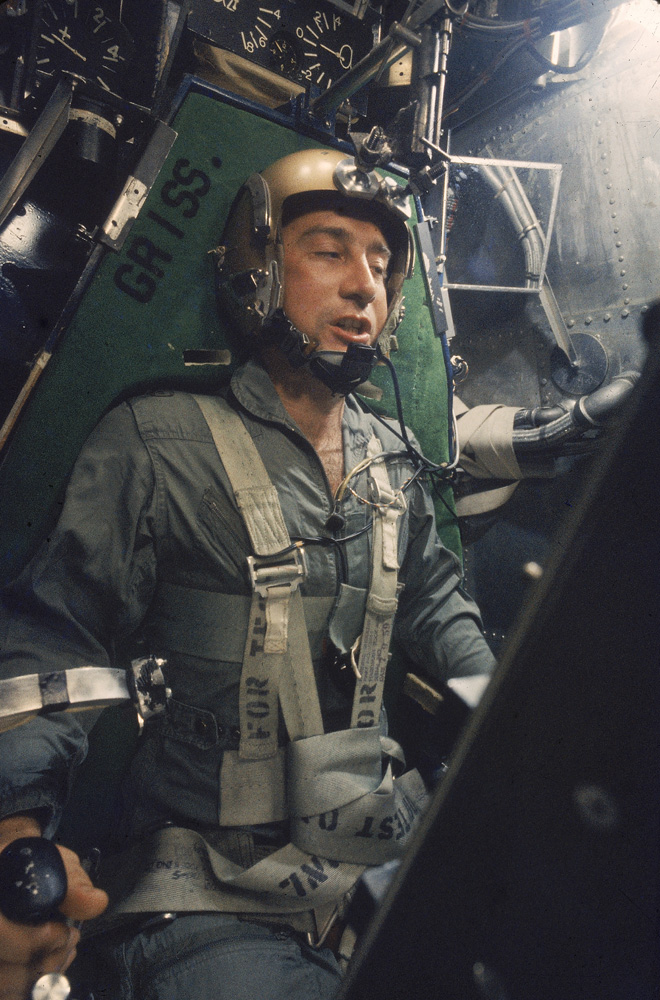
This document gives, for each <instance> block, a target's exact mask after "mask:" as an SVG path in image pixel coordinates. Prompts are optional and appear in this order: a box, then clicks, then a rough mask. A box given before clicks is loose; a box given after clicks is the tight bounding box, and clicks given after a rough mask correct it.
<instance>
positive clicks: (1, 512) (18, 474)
mask: <svg viewBox="0 0 660 1000" xmlns="http://www.w3.org/2000/svg"><path fill="white" fill-rule="evenodd" d="M171 124H172V126H173V128H174V129H175V130H176V132H177V133H178V138H177V140H176V142H175V144H174V146H173V149H172V151H171V153H170V155H169V157H168V159H167V160H166V162H165V164H164V166H163V168H162V170H161V173H160V175H159V178H158V180H157V181H156V184H155V185H154V187H153V189H152V191H151V193H150V195H149V198H148V200H147V203H146V205H145V206H144V207H143V210H142V212H141V214H140V216H139V218H138V220H137V221H136V223H135V225H134V227H133V229H132V231H131V233H130V235H129V237H128V239H127V240H126V242H125V244H124V247H123V248H122V250H121V251H120V252H115V251H109V252H108V254H107V255H106V256H105V257H104V259H103V260H102V262H101V264H100V266H99V268H98V270H97V272H96V274H95V275H94V277H93V279H92V281H91V283H90V285H89V286H88V288H87V290H86V292H85V293H84V295H83V297H82V299H81V302H80V304H79V306H78V308H77V311H76V313H75V316H74V318H73V321H72V322H71V324H70V326H69V327H68V329H67V330H66V331H65V333H64V334H63V336H62V339H61V341H60V343H59V345H58V347H57V349H56V351H55V353H54V355H53V358H52V360H51V362H50V364H49V365H48V367H47V368H46V370H45V372H44V374H43V375H42V377H41V379H40V380H39V382H38V383H37V387H36V389H35V390H34V392H33V394H32V396H31V398H30V400H29V402H28V404H27V406H26V407H25V409H24V411H23V413H22V415H21V418H20V421H19V424H18V427H17V429H16V431H15V434H14V437H13V439H12V441H11V443H10V445H9V447H8V448H7V449H6V450H5V451H6V453H5V456H4V461H3V464H2V467H1V468H0V580H7V579H11V578H12V577H13V576H14V575H15V574H16V573H17V572H18V571H19V570H20V569H21V567H22V565H23V564H24V562H25V561H26V559H27V557H28V556H29V555H31V554H32V552H33V551H34V550H35V548H36V547H37V545H38V544H39V542H40V541H41V539H42V538H43V537H44V536H45V534H46V533H47V531H48V527H49V525H50V524H52V522H53V520H54V519H55V518H56V516H57V512H58V509H59V502H60V500H61V495H62V492H63V489H64V485H65V483H66V479H67V477H68V475H69V473H70V470H71V467H72V466H73V463H74V461H75V458H76V456H77V454H78V451H79V449H80V447H81V445H82V443H83V441H84V440H85V438H86V436H87V435H88V433H89V432H90V431H91V430H92V428H93V427H94V425H95V424H96V422H97V421H98V419H99V418H100V417H101V415H102V414H103V413H104V412H105V410H106V409H107V408H108V407H110V406H111V405H113V404H114V403H115V402H117V401H118V400H119V399H122V398H126V397H128V396H130V395H134V394H136V393H139V392H143V391H145V390H148V389H149V388H153V387H156V386H162V385H164V384H167V385H169V386H176V387H180V388H188V387H189V388H191V389H195V390H199V389H200V388H204V387H205V386H212V385H214V384H216V385H217V384H218V381H219V380H220V381H223V380H226V379H227V378H228V377H229V373H230V369H229V368H226V367H218V366H212V367H211V366H194V367H192V366H186V365H184V362H183V352H184V350H189V349H215V348H223V347H225V346H226V342H225V335H224V331H223V328H222V325H221V322H220V320H219V318H218V316H217V311H216V307H215V299H214V291H213V280H212V271H213V263H212V261H213V258H212V257H211V256H210V255H209V253H208V251H209V250H210V249H212V248H213V247H215V246H216V245H217V243H218V242H219V238H220V234H221V232H222V228H223V222H224V218H225V215H226V212H227V210H228V208H229V205H230V203H231V201H232V198H233V196H234V194H235V192H236V191H237V189H238V187H239V186H240V184H241V183H242V182H243V180H244V179H245V178H246V176H248V175H249V174H250V173H251V172H253V171H255V170H259V169H261V168H263V167H265V166H266V165H267V164H269V163H271V162H272V161H273V160H275V159H277V158H278V157H280V156H284V155H286V154H287V153H290V152H293V151H295V150H297V149H302V148H306V147H309V146H314V145H319V144H318V143H314V142H312V141H311V140H310V139H308V138H305V137H303V136H300V135H298V134H297V133H296V132H295V131H293V130H291V129H290V128H286V127H284V126H283V125H282V124H279V123H276V122H274V121H271V120H269V119H267V118H264V117H261V116H260V115H256V114H255V113H254V111H252V110H245V109H244V108H240V107H235V106H232V105H231V104H229V103H226V102H225V101H223V100H222V99H221V94H220V92H218V91H216V90H215V89H214V88H211V87H207V86H206V85H200V84H197V85H196V87H194V88H193V89H191V90H190V92H189V93H188V94H187V96H186V97H185V98H184V100H183V101H182V104H181V106H180V108H179V111H178V113H177V114H176V116H175V118H174V121H173V122H172V123H171ZM150 213H151V217H150ZM147 241H148V242H147ZM136 296H137V297H136ZM399 343H400V346H401V350H400V352H399V353H398V354H397V355H395V358H394V360H395V363H396V365H397V370H398V372H399V373H400V379H401V385H402V392H403V399H404V414H405V418H406V422H407V423H408V424H409V425H410V426H411V427H412V428H413V430H414V431H415V432H416V434H417V435H418V437H419V439H420V441H421V444H422V447H423V449H424V450H425V452H426V454H427V455H428V456H429V458H431V459H432V460H435V461H440V460H442V459H444V458H446V438H447V434H446V393H447V390H446V383H445V374H444V362H443V357H442V352H441V345H440V342H439V340H438V339H437V338H436V337H435V336H434V334H433V330H432V325H431V321H430V316H429V311H428V305H427V296H426V291H425V287H424V281H423V278H422V275H421V271H420V268H419V266H418V267H417V268H416V274H415V277H414V279H413V280H412V281H411V282H408V289H407V297H406V318H405V320H404V322H403V324H402V326H401V328H400V331H399ZM374 381H377V382H379V383H380V384H381V385H382V386H383V387H384V388H385V396H384V399H383V405H384V410H385V411H386V412H388V413H390V414H392V415H394V413H395V408H394V402H393V393H392V390H391V387H390V379H389V375H388V374H387V372H386V371H385V370H384V369H383V370H380V371H378V372H377V373H376V375H375V378H374ZM447 499H449V497H447ZM439 518H440V526H441V531H442V533H443V536H444V539H445V543H446V544H448V545H449V546H450V547H452V548H453V549H454V550H456V551H458V547H459V539H458V533H457V530H456V528H455V522H454V520H453V519H452V518H451V517H450V516H449V515H448V514H447V512H446V510H445V508H444V507H443V506H439Z"/></svg>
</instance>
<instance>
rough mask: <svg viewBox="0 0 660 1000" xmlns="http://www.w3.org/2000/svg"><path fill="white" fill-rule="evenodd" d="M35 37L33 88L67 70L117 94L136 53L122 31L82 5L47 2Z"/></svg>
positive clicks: (70, 0)
mask: <svg viewBox="0 0 660 1000" xmlns="http://www.w3.org/2000/svg"><path fill="white" fill-rule="evenodd" d="M34 37H35V43H34V52H33V66H34V86H35V89H38V88H39V87H41V86H44V85H46V84H48V85H51V81H53V80H54V79H56V78H57V76H58V75H59V74H60V72H61V71H62V70H68V71H70V72H72V73H76V74H77V75H78V76H81V77H84V79H85V80H89V81H91V82H92V83H95V84H96V85H97V86H99V87H101V88H102V89H103V90H107V91H109V92H111V93H115V92H116V90H117V88H118V84H119V79H120V77H121V75H122V73H123V72H124V70H125V69H126V68H127V66H128V65H129V63H130V62H131V60H132V58H133V56H134V52H135V46H134V45H133V40H132V38H131V36H130V35H129V33H128V31H127V30H126V29H125V28H124V26H123V25H122V24H121V23H120V22H119V21H117V20H115V19H114V18H112V17H109V16H108V15H107V14H106V12H105V8H104V7H102V6H101V5H99V4H95V3H90V2H85V0H46V2H45V3H44V5H43V7H42V9H41V12H40V15H39V19H38V23H37V26H36V31H35V36H34Z"/></svg>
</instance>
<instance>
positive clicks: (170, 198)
mask: <svg viewBox="0 0 660 1000" xmlns="http://www.w3.org/2000/svg"><path fill="white" fill-rule="evenodd" d="M189 168H190V160H186V159H183V158H182V159H180V160H177V161H176V163H175V164H174V169H173V170H172V180H169V181H166V182H165V184H163V187H162V188H161V192H160V197H161V199H162V201H163V202H164V203H165V204H166V205H168V206H169V207H170V208H179V207H181V206H182V205H185V208H182V209H181V212H182V215H183V216H184V218H186V219H192V218H193V217H194V216H195V215H197V213H198V211H199V199H200V198H203V197H204V195H206V194H208V192H209V190H210V188H211V180H210V178H209V177H207V175H206V174H205V173H204V172H203V171H202V170H196V169H189ZM195 181H199V182H200V183H199V184H196V185H195V186H194V187H192V188H191V190H190V191H181V190H177V188H180V187H184V188H185V187H190V185H192V184H194V182H195Z"/></svg>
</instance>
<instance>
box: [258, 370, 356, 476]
mask: <svg viewBox="0 0 660 1000" xmlns="http://www.w3.org/2000/svg"><path fill="white" fill-rule="evenodd" d="M262 360H263V364H264V367H265V368H266V371H267V372H268V375H269V377H270V379H271V381H272V383H273V385H274V386H275V390H276V392H277V394H278V396H279V397H280V400H281V401H282V405H283V406H284V409H285V410H286V411H287V413H288V414H289V416H290V417H291V418H292V419H293V420H295V422H296V424H297V425H298V427H300V429H301V431H302V432H303V434H304V435H305V437H306V438H307V440H308V441H309V443H310V444H311V445H312V446H313V448H314V449H315V450H316V452H317V454H318V456H319V458H320V460H321V463H322V464H323V467H324V469H325V472H326V475H327V477H328V480H329V482H330V487H331V489H332V492H333V493H334V491H335V490H336V488H337V486H338V485H339V483H340V482H341V480H342V478H343V475H344V459H343V441H342V417H343V415H344V397H343V396H338V395H336V394H335V393H333V392H331V391H330V389H328V387H327V386H326V385H324V384H323V382H321V381H320V380H319V379H317V378H315V376H314V375H311V374H310V372H309V371H308V370H307V369H306V368H299V369H293V368H291V366H290V365H289V363H288V362H287V361H286V360H285V359H284V358H282V357H281V356H280V355H279V352H277V351H272V352H268V353H267V354H265V355H264V357H263V359H262Z"/></svg>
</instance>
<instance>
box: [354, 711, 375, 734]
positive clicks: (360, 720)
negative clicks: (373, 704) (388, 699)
mask: <svg viewBox="0 0 660 1000" xmlns="http://www.w3.org/2000/svg"><path fill="white" fill-rule="evenodd" d="M375 723H376V716H375V715H374V713H373V711H372V710H371V709H370V708H363V709H362V711H361V712H358V715H357V724H358V729H367V728H368V727H369V726H373V725H375Z"/></svg>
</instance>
